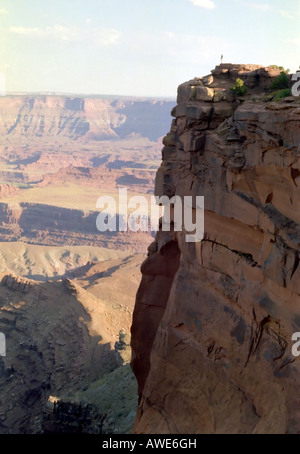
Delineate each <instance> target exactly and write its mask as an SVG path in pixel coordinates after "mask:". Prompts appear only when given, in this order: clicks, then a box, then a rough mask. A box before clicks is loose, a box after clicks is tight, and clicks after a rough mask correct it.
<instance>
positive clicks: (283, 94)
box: [273, 88, 292, 101]
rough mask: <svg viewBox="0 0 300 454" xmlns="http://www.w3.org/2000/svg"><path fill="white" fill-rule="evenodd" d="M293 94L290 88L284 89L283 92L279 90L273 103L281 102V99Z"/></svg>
mask: <svg viewBox="0 0 300 454" xmlns="http://www.w3.org/2000/svg"><path fill="white" fill-rule="evenodd" d="M291 94H292V92H291V89H290V88H283V89H282V90H278V92H277V93H276V96H275V98H273V101H279V100H280V99H283V98H287V96H290V95H291Z"/></svg>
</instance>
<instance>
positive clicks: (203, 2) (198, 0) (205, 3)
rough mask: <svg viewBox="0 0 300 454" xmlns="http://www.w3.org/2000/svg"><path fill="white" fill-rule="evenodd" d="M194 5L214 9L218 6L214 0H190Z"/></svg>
mask: <svg viewBox="0 0 300 454" xmlns="http://www.w3.org/2000/svg"><path fill="white" fill-rule="evenodd" d="M190 3H192V4H193V5H194V6H199V7H200V8H206V9H213V8H215V7H216V5H215V4H214V2H213V1H212V0H190Z"/></svg>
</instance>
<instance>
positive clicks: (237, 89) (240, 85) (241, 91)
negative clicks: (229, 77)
mask: <svg viewBox="0 0 300 454" xmlns="http://www.w3.org/2000/svg"><path fill="white" fill-rule="evenodd" d="M247 91H248V88H247V87H245V85H244V81H243V80H242V79H239V78H238V79H236V81H235V85H234V86H233V87H232V88H231V92H232V93H233V94H234V95H235V96H245V94H246V93H247Z"/></svg>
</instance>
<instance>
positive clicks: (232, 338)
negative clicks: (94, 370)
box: [132, 65, 300, 434]
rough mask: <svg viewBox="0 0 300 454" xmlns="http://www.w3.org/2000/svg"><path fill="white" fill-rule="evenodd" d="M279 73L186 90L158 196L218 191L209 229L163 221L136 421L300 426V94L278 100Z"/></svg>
mask: <svg viewBox="0 0 300 454" xmlns="http://www.w3.org/2000/svg"><path fill="white" fill-rule="evenodd" d="M279 73H280V71H279V70H277V69H274V68H263V67H259V66H253V65H249V66H247V65H244V66H242V65H221V66H219V67H217V68H216V69H215V70H214V71H212V74H211V75H209V76H207V77H205V78H202V79H200V78H197V79H194V80H191V81H189V82H187V83H185V84H183V85H181V86H180V87H179V89H178V104H177V106H176V107H175V108H174V109H173V111H172V116H173V117H175V119H174V120H173V122H172V125H171V130H170V132H169V134H167V136H166V137H165V139H164V148H163V150H162V157H163V161H162V165H161V167H160V169H159V170H158V172H157V177H156V195H158V196H162V195H167V196H169V197H172V196H174V195H178V196H181V197H183V196H188V195H189V196H193V197H194V199H195V196H197V195H198V196H204V197H205V233H204V238H203V240H202V241H201V242H198V243H187V242H186V235H185V232H169V233H168V232H159V233H158V234H157V237H156V241H155V243H153V244H152V245H151V247H150V248H149V256H148V258H147V259H146V261H145V263H144V264H143V266H142V273H143V277H142V282H141V284H140V288H139V291H138V293H137V299H136V306H135V312H134V318H133V325H132V347H133V350H134V355H133V360H132V367H133V370H134V372H135V374H136V376H137V379H138V382H139V393H140V404H139V409H138V413H137V417H136V424H135V432H136V433H175V434H178V433H179V434H191V433H207V434H212V433H298V432H300V414H299V403H300V393H299V392H298V389H299V384H300V362H299V361H298V359H297V358H296V357H294V356H293V355H292V344H293V342H292V341H291V337H292V334H293V333H294V332H297V331H300V267H299V263H300V260H299V238H300V210H299V208H300V191H299V185H300V158H299V157H300V104H299V98H296V97H287V98H285V99H282V100H281V101H279V102H270V101H266V99H268V97H266V94H268V93H269V89H270V84H271V82H272V80H274V77H276V76H278V75H279ZM238 77H239V78H241V79H242V80H244V81H245V85H246V86H247V87H248V93H247V95H246V96H245V97H243V98H239V97H234V96H233V95H232V92H231V91H230V88H231V87H232V86H233V85H234V83H235V80H236V78H238Z"/></svg>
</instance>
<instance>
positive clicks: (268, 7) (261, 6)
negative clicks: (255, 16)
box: [244, 2, 273, 13]
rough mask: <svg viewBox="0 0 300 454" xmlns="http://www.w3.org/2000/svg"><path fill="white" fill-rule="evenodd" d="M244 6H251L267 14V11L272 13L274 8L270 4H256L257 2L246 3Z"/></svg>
mask: <svg viewBox="0 0 300 454" xmlns="http://www.w3.org/2000/svg"><path fill="white" fill-rule="evenodd" d="M244 5H246V6H250V7H251V8H253V9H256V10H258V11H261V12H263V13H266V12H267V11H271V10H272V9H273V8H272V6H271V5H269V4H268V3H255V2H244Z"/></svg>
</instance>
